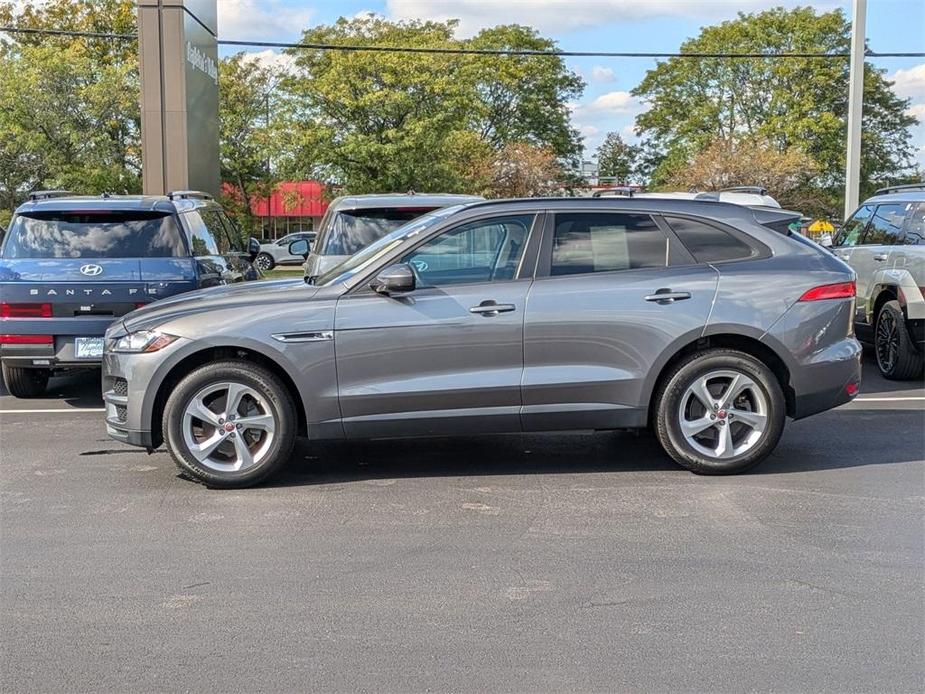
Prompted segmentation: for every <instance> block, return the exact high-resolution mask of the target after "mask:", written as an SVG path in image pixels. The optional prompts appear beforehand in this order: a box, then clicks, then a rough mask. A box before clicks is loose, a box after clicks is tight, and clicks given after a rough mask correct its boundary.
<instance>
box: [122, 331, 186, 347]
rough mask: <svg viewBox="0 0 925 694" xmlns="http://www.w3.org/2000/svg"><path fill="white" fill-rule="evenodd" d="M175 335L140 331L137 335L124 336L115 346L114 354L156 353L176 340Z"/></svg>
mask: <svg viewBox="0 0 925 694" xmlns="http://www.w3.org/2000/svg"><path fill="white" fill-rule="evenodd" d="M176 339H177V338H176V336H175V335H167V334H165V333H160V332H158V331H157V330H139V331H138V332H137V333H129V334H128V335H123V336H122V337H120V338H119V339H118V340H116V344H115V345H113V348H112V351H113V352H156V351H157V350H159V349H163V348H164V347H166V346H167V345H169V344H170V343H171V342H173V341H174V340H176Z"/></svg>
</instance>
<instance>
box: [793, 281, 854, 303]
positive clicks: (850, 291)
mask: <svg viewBox="0 0 925 694" xmlns="http://www.w3.org/2000/svg"><path fill="white" fill-rule="evenodd" d="M854 295H855V288H854V282H837V283H836V284H823V285H821V286H819V287H813V288H812V289H810V290H809V291H807V292H804V294H803V296H801V297H800V298H799V301H822V300H824V299H853V298H854Z"/></svg>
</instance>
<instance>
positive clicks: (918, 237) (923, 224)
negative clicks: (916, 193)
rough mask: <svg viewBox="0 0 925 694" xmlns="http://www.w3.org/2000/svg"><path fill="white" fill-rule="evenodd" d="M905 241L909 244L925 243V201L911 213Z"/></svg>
mask: <svg viewBox="0 0 925 694" xmlns="http://www.w3.org/2000/svg"><path fill="white" fill-rule="evenodd" d="M903 243H904V244H906V245H907V246H921V245H923V244H925V202H920V203H919V204H918V205H916V206H915V209H914V210H912V211H911V212H910V213H909V221H908V222H907V223H906V235H905V236H904V237H903Z"/></svg>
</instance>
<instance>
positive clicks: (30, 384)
mask: <svg viewBox="0 0 925 694" xmlns="http://www.w3.org/2000/svg"><path fill="white" fill-rule="evenodd" d="M0 368H2V370H3V382H4V383H5V384H6V389H7V390H8V391H10V395H12V396H13V397H16V398H36V397H38V396H39V395H42V394H44V393H45V388H47V387H48V378H49V377H50V376H51V370H50V369H24V368H23V367H21V366H7V365H6V364H2V365H0Z"/></svg>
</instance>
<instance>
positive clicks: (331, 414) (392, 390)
mask: <svg viewBox="0 0 925 694" xmlns="http://www.w3.org/2000/svg"><path fill="white" fill-rule="evenodd" d="M787 214H792V213H787V212H784V211H781V210H779V209H771V208H754V209H751V208H747V207H742V206H738V205H732V204H727V203H721V202H713V201H687V200H658V199H606V198H598V199H593V198H586V199H531V200H506V201H492V202H479V203H472V204H466V205H458V206H454V207H449V208H445V209H442V210H438V211H435V212H433V213H430V214H428V215H425V216H423V217H420V218H418V219H417V220H415V221H413V222H411V223H410V224H407V225H405V226H403V227H401V228H399V229H397V230H396V231H394V232H392V233H390V234H388V235H386V236H385V237H383V238H381V239H380V240H378V241H376V242H375V243H373V244H371V245H370V246H368V247H366V248H364V249H363V250H362V251H360V252H359V253H357V254H356V255H354V256H352V257H351V258H350V259H349V260H347V261H346V262H345V263H343V264H341V265H339V266H338V267H336V268H334V269H332V270H330V271H328V272H327V273H325V274H322V275H320V276H317V277H314V278H309V279H308V280H302V279H296V280H283V281H272V282H261V283H256V284H250V285H245V286H238V287H221V288H217V289H207V290H203V291H199V292H194V293H192V294H188V295H185V296H182V297H177V298H170V299H166V300H164V301H159V302H157V303H155V304H153V305H151V306H149V307H146V308H143V309H141V310H138V311H134V312H132V313H130V314H128V315H127V316H125V317H124V318H123V319H122V320H120V321H118V322H117V323H115V324H114V325H113V326H112V327H111V328H110V330H109V331H108V332H107V334H106V352H105V355H104V374H103V391H104V399H105V401H106V425H107V429H108V431H109V434H110V435H111V436H112V437H114V438H116V439H118V440H120V441H125V442H128V443H130V444H134V445H137V446H144V447H146V448H148V449H152V448H156V447H158V446H160V445H161V443H162V442H164V443H166V446H167V449H168V450H169V451H170V453H171V455H172V456H173V458H174V459H175V461H176V462H177V464H178V465H179V467H180V468H181V470H182V471H183V472H184V473H185V474H186V475H187V476H189V477H191V478H193V479H195V480H197V481H200V482H203V483H205V484H208V485H210V486H215V487H240V486H246V485H251V484H255V483H257V482H259V481H261V480H263V479H265V478H266V477H267V476H268V475H270V474H272V473H273V472H275V471H277V470H278V469H279V468H280V467H281V466H283V465H284V464H285V463H286V461H287V459H288V458H289V455H290V452H291V450H292V446H293V442H294V438H295V437H296V436H306V437H308V438H309V439H344V438H347V439H353V438H382V437H403V436H440V435H470V434H484V433H495V432H520V431H531V432H537V431H562V430H576V429H578V430H607V429H623V428H645V427H651V428H652V429H653V430H654V431H655V434H656V436H657V437H658V440H659V441H660V442H661V444H662V446H663V447H664V449H665V451H666V452H667V453H668V455H670V456H671V457H672V458H673V459H674V460H676V461H677V462H678V463H680V464H681V465H682V466H684V467H686V468H688V469H690V470H692V471H694V472H697V473H706V474H718V473H733V472H739V471H741V470H744V469H746V468H748V467H750V466H752V465H754V464H755V463H757V462H758V461H760V460H762V459H763V458H764V457H766V456H767V455H768V454H769V453H770V452H771V451H772V450H773V449H774V447H775V445H776V444H777V442H778V439H779V438H780V436H781V433H782V431H783V427H784V420H785V418H786V417H788V416H789V417H792V418H794V419H798V418H801V417H806V416H808V415H811V414H814V413H816V412H820V411H822V410H826V409H829V408H832V407H835V406H837V405H840V404H842V403H845V402H847V401H849V400H850V399H851V398H853V397H854V396H855V395H856V394H857V392H858V388H859V384H860V377H861V371H860V354H861V348H860V346H859V344H858V342H857V341H856V340H855V338H854V335H853V333H852V317H853V315H854V301H855V285H854V280H855V276H854V273H853V272H852V270H851V269H850V268H849V267H848V266H846V265H845V264H844V263H843V262H842V261H841V260H839V259H838V258H836V257H835V256H834V255H832V254H831V253H829V252H828V251H826V250H824V249H822V248H821V247H819V246H816V245H815V244H813V243H812V242H810V241H807V240H805V239H803V238H802V237H799V236H795V235H790V234H789V233H788V232H787V231H783V232H782V231H780V229H781V227H782V225H781V221H782V218H783V217H785V216H786V215H787ZM783 228H784V229H786V226H785V225H784V226H783ZM615 455H617V454H616V452H615Z"/></svg>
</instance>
